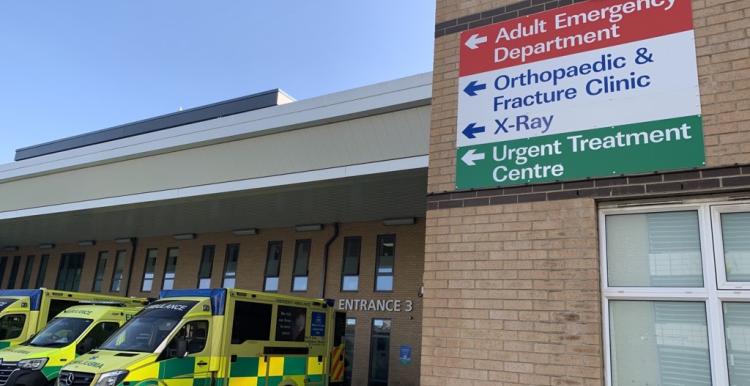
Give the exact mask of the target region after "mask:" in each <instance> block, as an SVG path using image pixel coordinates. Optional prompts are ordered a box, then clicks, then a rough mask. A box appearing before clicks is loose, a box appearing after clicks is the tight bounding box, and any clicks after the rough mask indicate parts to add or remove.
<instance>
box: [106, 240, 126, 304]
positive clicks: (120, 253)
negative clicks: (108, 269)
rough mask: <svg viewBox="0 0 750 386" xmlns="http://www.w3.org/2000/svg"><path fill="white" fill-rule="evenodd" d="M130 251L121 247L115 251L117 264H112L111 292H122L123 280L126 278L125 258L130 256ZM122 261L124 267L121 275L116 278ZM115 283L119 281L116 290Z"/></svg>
mask: <svg viewBox="0 0 750 386" xmlns="http://www.w3.org/2000/svg"><path fill="white" fill-rule="evenodd" d="M127 254H128V251H127V250H125V249H119V250H117V251H115V264H114V265H113V266H112V277H111V278H110V281H109V292H111V293H117V294H119V293H120V292H122V281H123V279H125V260H126V259H127V258H128V256H127ZM120 256H122V260H120ZM120 261H122V267H120V268H121V270H120V277H119V278H117V279H116V280H115V278H116V277H117V266H118V265H119V264H118V263H119V262H120ZM115 283H117V287H118V288H117V290H115Z"/></svg>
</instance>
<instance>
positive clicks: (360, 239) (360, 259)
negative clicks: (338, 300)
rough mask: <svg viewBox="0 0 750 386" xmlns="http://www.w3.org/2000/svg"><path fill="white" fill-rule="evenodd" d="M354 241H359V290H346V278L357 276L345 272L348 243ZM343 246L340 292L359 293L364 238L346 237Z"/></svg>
mask: <svg viewBox="0 0 750 386" xmlns="http://www.w3.org/2000/svg"><path fill="white" fill-rule="evenodd" d="M353 240H357V241H359V255H358V256H357V275H356V277H357V288H356V289H345V288H344V281H345V278H347V277H354V276H355V275H347V274H346V271H345V269H346V258H347V255H346V252H347V248H346V247H347V242H349V241H353ZM343 244H344V245H343V249H344V250H343V251H342V252H343V253H342V254H341V283H340V284H341V287H340V291H341V292H359V281H360V280H359V279H360V276H361V271H362V236H347V237H344V243H343ZM394 262H395V258H394ZM376 273H377V268H376Z"/></svg>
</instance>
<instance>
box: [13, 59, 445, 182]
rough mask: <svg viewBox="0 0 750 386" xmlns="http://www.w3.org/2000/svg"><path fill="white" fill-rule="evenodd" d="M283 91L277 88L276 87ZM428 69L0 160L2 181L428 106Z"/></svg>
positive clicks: (429, 90)
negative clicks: (2, 162) (63, 149)
mask: <svg viewBox="0 0 750 386" xmlns="http://www.w3.org/2000/svg"><path fill="white" fill-rule="evenodd" d="M279 91H281V90H279ZM431 98H432V73H431V72H427V73H422V74H418V75H412V76H409V77H405V78H400V79H396V80H391V81H386V82H382V83H376V84H373V85H368V86H363V87H359V88H354V89H349V90H345V91H340V92H336V93H332V94H328V95H323V96H319V97H314V98H310V99H305V100H301V101H296V102H293V103H286V104H280V105H277V106H272V107H268V108H264V109H259V110H253V111H248V112H243V113H239V114H234V115H231V116H227V117H221V118H217V119H211V120H208V121H202V122H197V123H192V124H187V125H183V126H177V127H172V128H168V129H164V130H159V131H156V132H151V133H146V134H141V135H136V136H132V137H127V138H122V139H118V140H114V141H109V142H104V143H99V144H94V145H89V146H85V147H81V148H76V149H71V150H66V151H62V152H58V153H53V154H49V155H44V156H40V157H36V158H30V159H26V160H22V161H17V162H12V163H9V164H4V165H1V164H0V184H2V183H5V182H10V181H13V180H17V179H23V178H30V177H34V176H37V175H44V174H51V173H56V172H61V171H65V170H72V169H79V168H84V167H90V166H95V165H98V164H104V163H110V162H118V161H122V160H126V159H133V158H140V157H145V156H150V155H154V154H160V153H167V152H171V151H177V150H181V149H185V148H192V147H200V146H206V145H210V144H212V143H220V142H227V141H232V140H237V139H241V138H250V137H254V136H260V135H267V134H272V133H275V132H281V131H290V130H297V129H301V128H305V127H310V126H316V125H321V124H327V123H332V122H338V121H345V120H350V119H354V118H359V117H364V116H370V115H377V114H382V113H385V112H390V111H398V110H406V109H410V108H414V107H419V106H428V105H430V103H431Z"/></svg>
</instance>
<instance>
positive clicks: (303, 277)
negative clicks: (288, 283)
mask: <svg viewBox="0 0 750 386" xmlns="http://www.w3.org/2000/svg"><path fill="white" fill-rule="evenodd" d="M311 244H312V241H311V240H297V245H296V246H295V248H294V271H293V272H292V291H294V292H304V291H307V267H308V265H309V263H310V246H311Z"/></svg>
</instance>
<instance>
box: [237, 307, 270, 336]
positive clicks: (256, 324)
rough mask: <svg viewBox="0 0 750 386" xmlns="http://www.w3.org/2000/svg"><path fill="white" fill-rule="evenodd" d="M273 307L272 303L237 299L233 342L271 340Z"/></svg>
mask: <svg viewBox="0 0 750 386" xmlns="http://www.w3.org/2000/svg"><path fill="white" fill-rule="evenodd" d="M272 309H273V306H272V305H270V304H265V303H254V302H243V301H235V302H234V318H233V320H232V344H242V343H243V342H246V341H248V340H269V339H270V337H271V310H272Z"/></svg>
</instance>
